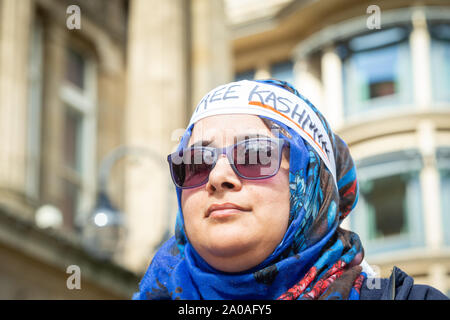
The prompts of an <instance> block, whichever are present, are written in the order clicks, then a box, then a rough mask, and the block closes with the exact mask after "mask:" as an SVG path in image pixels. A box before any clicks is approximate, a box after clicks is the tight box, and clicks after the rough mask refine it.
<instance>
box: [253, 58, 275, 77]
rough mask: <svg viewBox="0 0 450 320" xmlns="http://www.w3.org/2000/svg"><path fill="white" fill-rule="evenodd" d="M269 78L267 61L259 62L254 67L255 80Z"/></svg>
mask: <svg viewBox="0 0 450 320" xmlns="http://www.w3.org/2000/svg"><path fill="white" fill-rule="evenodd" d="M271 77H272V75H271V73H270V64H269V63H268V62H267V61H261V62H259V63H258V64H257V66H256V71H255V79H269V78H271Z"/></svg>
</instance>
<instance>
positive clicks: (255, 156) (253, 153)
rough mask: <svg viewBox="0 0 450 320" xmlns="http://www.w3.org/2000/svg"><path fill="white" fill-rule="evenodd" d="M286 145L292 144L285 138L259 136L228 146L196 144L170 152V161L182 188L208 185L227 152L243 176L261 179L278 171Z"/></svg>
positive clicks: (174, 178) (178, 185) (236, 170)
mask: <svg viewBox="0 0 450 320" xmlns="http://www.w3.org/2000/svg"><path fill="white" fill-rule="evenodd" d="M285 146H289V143H288V142H287V141H286V140H283V139H281V138H263V137H258V138H252V139H247V140H242V141H239V142H238V143H236V144H234V145H231V146H228V147H224V148H212V147H205V146H193V147H190V148H187V149H182V150H180V151H177V152H174V153H172V154H169V155H168V157H167V161H168V162H169V166H170V173H171V176H172V180H173V182H174V183H175V185H176V186H177V187H179V188H181V189H189V188H195V187H199V186H201V185H203V184H205V183H206V182H207V181H208V178H209V174H210V173H211V171H212V170H213V169H214V166H215V165H216V163H217V161H218V159H219V157H220V156H221V155H223V154H225V155H226V157H227V159H228V162H229V164H230V165H231V168H233V171H234V172H235V173H236V174H237V175H238V176H239V177H241V178H243V179H249V180H260V179H266V178H270V177H272V176H274V175H276V174H277V172H278V170H279V169H280V164H281V156H282V151H283V147H285Z"/></svg>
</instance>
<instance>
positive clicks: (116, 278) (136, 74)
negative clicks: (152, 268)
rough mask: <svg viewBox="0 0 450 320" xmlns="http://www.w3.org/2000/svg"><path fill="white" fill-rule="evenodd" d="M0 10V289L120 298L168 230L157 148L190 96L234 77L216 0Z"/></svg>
mask: <svg viewBox="0 0 450 320" xmlns="http://www.w3.org/2000/svg"><path fill="white" fill-rule="evenodd" d="M0 17H1V19H0V70H1V72H0V119H1V120H0V154H1V155H0V261H2V263H1V264H0V271H1V272H0V298H2V299H49V298H50V299H79V298H82V299H92V298H94V299H117V298H119V299H120V298H122V299H129V298H130V297H131V294H132V293H133V292H135V291H137V286H138V281H139V280H140V278H141V276H142V273H143V272H144V271H145V269H146V267H147V266H148V263H149V261H150V259H151V256H152V254H153V253H154V251H155V249H156V248H157V247H158V246H159V245H160V243H161V241H163V240H164V239H165V238H167V236H168V235H170V234H171V233H172V229H173V227H172V225H173V219H174V216H175V213H176V207H174V203H175V204H176V201H175V198H174V196H175V195H174V193H173V189H172V187H171V185H170V184H169V181H170V179H169V177H168V176H167V171H168V166H167V164H166V163H165V159H166V156H167V154H168V152H169V151H170V150H171V148H173V146H174V145H175V143H176V141H177V138H178V137H177V134H180V131H181V130H182V128H184V127H185V126H186V124H187V117H188V115H189V113H190V111H191V108H192V105H191V104H192V99H194V98H196V97H198V96H199V95H200V94H202V93H203V92H205V91H207V90H209V89H210V88H212V87H214V86H216V85H218V84H219V83H222V82H225V81H229V80H230V79H232V68H231V47H230V46H229V41H227V36H228V34H227V31H226V28H225V23H224V9H223V3H222V1H215V0H214V1H208V0H174V1H157V0H154V1H153V0H131V1H126V0H96V1H88V0H79V1H75V0H73V1H72V0H70V1H69V0H67V1H66V0H64V1H59V0H58V1H56V0H25V1H16V0H1V1H0ZM219 60H220V61H221V64H220V65H218V64H216V63H215V62H216V61H219ZM99 210H103V211H99ZM94 213H96V215H95V216H94V215H93V214H94ZM114 219H115V220H114ZM114 221H116V222H117V223H115V222H114ZM113 222H114V223H113ZM105 225H106V226H108V228H104V226H105ZM114 235H120V237H119V236H118V237H117V239H119V240H120V241H115V240H116V238H110V237H114ZM112 240H114V241H112ZM111 246H113V249H114V250H113V251H108V250H110V249H111ZM105 253H106V254H105ZM73 270H75V271H76V270H78V272H79V275H81V281H79V286H78V287H81V288H77V281H76V280H75V278H74V277H75V276H76V272H75V271H73ZM74 287H75V288H74ZM70 288H72V289H70Z"/></svg>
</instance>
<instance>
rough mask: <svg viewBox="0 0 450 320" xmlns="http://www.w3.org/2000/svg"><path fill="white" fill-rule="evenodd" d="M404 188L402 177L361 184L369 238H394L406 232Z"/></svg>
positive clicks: (404, 182) (405, 185)
mask: <svg viewBox="0 0 450 320" xmlns="http://www.w3.org/2000/svg"><path fill="white" fill-rule="evenodd" d="M406 188H407V181H406V178H405V177H404V176H403V175H395V176H390V177H385V178H379V179H374V180H370V181H367V182H365V183H361V194H362V196H363V197H364V200H365V202H366V203H367V208H368V215H369V230H370V232H369V238H371V239H375V238H382V237H387V236H395V235H399V234H403V233H405V232H406V231H407V220H406V210H407V208H406Z"/></svg>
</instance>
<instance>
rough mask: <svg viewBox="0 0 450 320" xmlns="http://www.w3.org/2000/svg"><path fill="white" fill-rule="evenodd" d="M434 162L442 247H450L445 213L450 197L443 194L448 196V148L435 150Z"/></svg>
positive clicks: (449, 223)
mask: <svg viewBox="0 0 450 320" xmlns="http://www.w3.org/2000/svg"><path fill="white" fill-rule="evenodd" d="M436 162H437V169H438V172H439V182H440V186H441V188H440V189H441V194H440V198H441V212H442V225H443V226H444V227H443V232H444V245H446V246H450V215H449V214H448V212H445V211H446V209H447V210H448V208H450V197H446V196H445V194H446V193H448V194H450V146H447V147H438V148H436Z"/></svg>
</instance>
